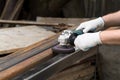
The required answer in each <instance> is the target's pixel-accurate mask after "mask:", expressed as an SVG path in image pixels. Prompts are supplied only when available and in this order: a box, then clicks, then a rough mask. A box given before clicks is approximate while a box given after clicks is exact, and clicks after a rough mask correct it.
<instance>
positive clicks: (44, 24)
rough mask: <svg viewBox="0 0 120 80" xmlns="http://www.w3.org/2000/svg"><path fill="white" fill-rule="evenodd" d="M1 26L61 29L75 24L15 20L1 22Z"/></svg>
mask: <svg viewBox="0 0 120 80" xmlns="http://www.w3.org/2000/svg"><path fill="white" fill-rule="evenodd" d="M0 23H1V24H18V25H37V26H52V27H57V28H59V27H61V26H64V27H65V25H66V26H67V27H68V26H74V24H68V25H67V24H64V23H63V24H62V23H58V22H56V23H48V22H35V21H15V20H0Z"/></svg>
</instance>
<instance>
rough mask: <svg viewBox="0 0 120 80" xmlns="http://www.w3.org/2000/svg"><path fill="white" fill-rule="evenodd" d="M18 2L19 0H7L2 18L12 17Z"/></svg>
mask: <svg viewBox="0 0 120 80" xmlns="http://www.w3.org/2000/svg"><path fill="white" fill-rule="evenodd" d="M16 2H17V0H6V4H5V7H4V9H3V12H2V15H1V19H9V18H10V17H11V14H12V12H13V10H14V8H15V5H16Z"/></svg>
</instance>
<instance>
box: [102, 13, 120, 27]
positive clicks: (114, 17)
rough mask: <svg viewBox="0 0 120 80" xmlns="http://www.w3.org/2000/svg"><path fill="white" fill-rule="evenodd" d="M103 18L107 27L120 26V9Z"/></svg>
mask: <svg viewBox="0 0 120 80" xmlns="http://www.w3.org/2000/svg"><path fill="white" fill-rule="evenodd" d="M102 18H103V20H104V22H105V26H106V27H111V26H120V11H117V12H115V13H111V14H108V15H105V16H103V17H102Z"/></svg>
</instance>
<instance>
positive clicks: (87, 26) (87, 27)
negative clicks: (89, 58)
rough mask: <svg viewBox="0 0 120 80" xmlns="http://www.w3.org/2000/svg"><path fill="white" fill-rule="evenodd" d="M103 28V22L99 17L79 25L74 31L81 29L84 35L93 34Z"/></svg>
mask: <svg viewBox="0 0 120 80" xmlns="http://www.w3.org/2000/svg"><path fill="white" fill-rule="evenodd" d="M103 27H104V20H103V19H102V18H101V17H99V18H97V19H94V20H90V21H86V22H83V23H81V24H80V25H79V26H78V28H76V30H79V29H83V32H84V33H87V32H89V31H92V32H94V31H95V30H96V29H102V28H103Z"/></svg>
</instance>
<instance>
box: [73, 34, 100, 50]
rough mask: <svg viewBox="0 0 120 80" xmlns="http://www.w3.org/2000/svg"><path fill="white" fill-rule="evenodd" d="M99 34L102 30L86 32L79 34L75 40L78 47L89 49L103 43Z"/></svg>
mask: <svg viewBox="0 0 120 80" xmlns="http://www.w3.org/2000/svg"><path fill="white" fill-rule="evenodd" d="M99 34H100V32H95V33H85V34H82V35H79V36H77V38H76V39H75V41H74V44H75V47H76V49H80V50H82V51H87V50H89V49H90V48H92V47H94V46H96V45H98V44H102V42H101V39H100V35H99Z"/></svg>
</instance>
